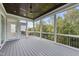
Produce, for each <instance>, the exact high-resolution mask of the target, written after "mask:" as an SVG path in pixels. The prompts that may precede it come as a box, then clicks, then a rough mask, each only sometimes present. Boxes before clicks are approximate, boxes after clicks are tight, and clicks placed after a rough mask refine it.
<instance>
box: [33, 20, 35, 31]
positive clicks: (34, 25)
mask: <svg viewBox="0 0 79 59" xmlns="http://www.w3.org/2000/svg"><path fill="white" fill-rule="evenodd" d="M34 26H35V21H34V20H33V32H34V31H35V27H34Z"/></svg>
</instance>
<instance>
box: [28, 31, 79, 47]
mask: <svg viewBox="0 0 79 59" xmlns="http://www.w3.org/2000/svg"><path fill="white" fill-rule="evenodd" d="M41 34H42V36H41V37H42V38H45V39H48V40H52V41H54V33H49V32H42V33H41ZM29 35H34V36H38V37H40V32H35V31H30V32H29ZM56 41H57V43H61V44H65V45H68V46H72V47H76V48H79V36H78V35H68V34H58V33H57V39H56Z"/></svg>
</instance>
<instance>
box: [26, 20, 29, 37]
mask: <svg viewBox="0 0 79 59" xmlns="http://www.w3.org/2000/svg"><path fill="white" fill-rule="evenodd" d="M27 26H28V21H26V37H28V35H29V34H28V27H27Z"/></svg>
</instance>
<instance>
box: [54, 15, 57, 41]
mask: <svg viewBox="0 0 79 59" xmlns="http://www.w3.org/2000/svg"><path fill="white" fill-rule="evenodd" d="M54 41H55V42H57V19H56V14H55V15H54Z"/></svg>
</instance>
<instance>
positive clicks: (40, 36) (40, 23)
mask: <svg viewBox="0 0 79 59" xmlns="http://www.w3.org/2000/svg"><path fill="white" fill-rule="evenodd" d="M40 38H42V20H40Z"/></svg>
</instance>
